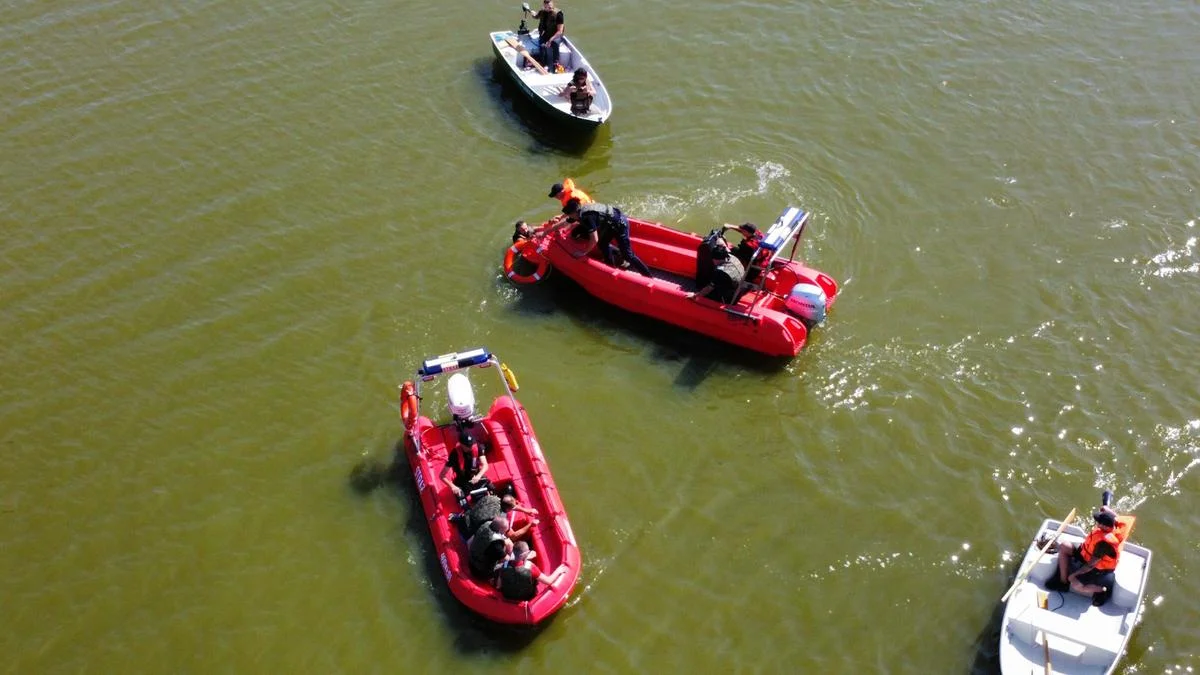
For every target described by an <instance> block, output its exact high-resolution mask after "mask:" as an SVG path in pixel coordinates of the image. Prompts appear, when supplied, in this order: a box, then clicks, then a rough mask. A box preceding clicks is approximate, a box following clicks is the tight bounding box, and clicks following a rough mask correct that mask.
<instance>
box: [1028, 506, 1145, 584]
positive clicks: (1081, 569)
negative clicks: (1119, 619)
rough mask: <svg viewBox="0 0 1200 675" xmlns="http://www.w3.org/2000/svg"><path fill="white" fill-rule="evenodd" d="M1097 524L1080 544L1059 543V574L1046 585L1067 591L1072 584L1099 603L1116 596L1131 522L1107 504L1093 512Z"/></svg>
mask: <svg viewBox="0 0 1200 675" xmlns="http://www.w3.org/2000/svg"><path fill="white" fill-rule="evenodd" d="M1092 518H1093V519H1094V520H1095V521H1096V527H1095V528H1094V529H1093V530H1092V531H1091V533H1089V534H1088V536H1087V538H1086V539H1084V540H1083V543H1081V544H1080V545H1079V546H1074V545H1072V544H1071V543H1069V542H1064V543H1062V544H1061V545H1059V547H1058V574H1056V575H1054V576H1053V577H1051V578H1050V580H1049V581H1047V582H1046V588H1048V589H1050V590H1054V591H1065V590H1067V589H1068V588H1070V589H1071V590H1072V591H1075V592H1076V593H1080V594H1082V595H1091V596H1092V604H1093V605H1095V606H1097V607H1099V606H1100V605H1103V604H1104V603H1105V602H1108V599H1109V598H1110V597H1112V592H1113V586H1115V585H1116V583H1117V575H1116V569H1117V563H1118V562H1119V561H1120V559H1121V545H1122V544H1124V543H1125V538H1126V537H1128V536H1129V526H1128V524H1127V523H1124V522H1120V521H1119V520H1118V518H1117V512H1116V511H1113V510H1112V509H1111V508H1109V507H1107V506H1101V507H1100V510H1099V511H1097V512H1096V513H1094V514H1092Z"/></svg>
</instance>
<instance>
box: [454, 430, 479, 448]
mask: <svg viewBox="0 0 1200 675" xmlns="http://www.w3.org/2000/svg"><path fill="white" fill-rule="evenodd" d="M458 442H459V443H462V444H463V445H474V444H475V437H474V436H472V435H471V432H469V431H467V430H466V429H463V430H462V431H460V432H458Z"/></svg>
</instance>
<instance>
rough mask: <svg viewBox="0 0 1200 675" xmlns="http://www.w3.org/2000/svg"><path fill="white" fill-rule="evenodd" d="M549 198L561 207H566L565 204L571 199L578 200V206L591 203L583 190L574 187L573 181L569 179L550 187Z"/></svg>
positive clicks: (590, 198)
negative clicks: (557, 202) (555, 200)
mask: <svg viewBox="0 0 1200 675" xmlns="http://www.w3.org/2000/svg"><path fill="white" fill-rule="evenodd" d="M550 197H551V198H553V199H557V200H558V201H559V202H561V203H562V205H563V206H566V205H567V202H569V201H571V200H572V199H578V200H579V203H580V204H591V203H593V200H592V197H591V196H590V195H589V194H588V193H586V192H584V191H583V190H580V189H579V188H577V187H575V181H573V180H571V179H570V178H564V179H563V182H561V183H555V184H554V185H551V186H550Z"/></svg>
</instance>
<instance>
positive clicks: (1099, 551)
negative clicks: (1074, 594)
mask: <svg viewBox="0 0 1200 675" xmlns="http://www.w3.org/2000/svg"><path fill="white" fill-rule="evenodd" d="M1115 554H1116V551H1114V550H1113V547H1111V546H1109V545H1108V543H1107V542H1103V541H1099V542H1096V546H1095V548H1093V549H1092V560H1091V562H1088V563H1084V565H1083V567H1080V568H1079V569H1077V570H1075V571H1074V572H1072V573H1071V574H1069V575H1067V581H1071V580H1074V579H1077V578H1078V577H1079V576H1080V575H1081V574H1087V573H1088V572H1091V571H1092V570H1094V569H1096V565H1098V564H1100V561H1101V560H1103V559H1105V558H1108V557H1111V556H1113V555H1115Z"/></svg>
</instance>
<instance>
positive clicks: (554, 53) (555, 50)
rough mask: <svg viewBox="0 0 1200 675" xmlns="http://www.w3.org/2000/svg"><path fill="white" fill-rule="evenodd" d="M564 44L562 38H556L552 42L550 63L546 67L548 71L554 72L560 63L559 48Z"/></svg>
mask: <svg viewBox="0 0 1200 675" xmlns="http://www.w3.org/2000/svg"><path fill="white" fill-rule="evenodd" d="M561 44H562V38H554V39H553V40H550V63H549V64H547V65H546V70H549V71H550V72H552V73H553V72H554V66H555V65H556V64H557V63H558V54H559V47H560V46H561Z"/></svg>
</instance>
